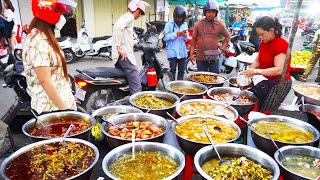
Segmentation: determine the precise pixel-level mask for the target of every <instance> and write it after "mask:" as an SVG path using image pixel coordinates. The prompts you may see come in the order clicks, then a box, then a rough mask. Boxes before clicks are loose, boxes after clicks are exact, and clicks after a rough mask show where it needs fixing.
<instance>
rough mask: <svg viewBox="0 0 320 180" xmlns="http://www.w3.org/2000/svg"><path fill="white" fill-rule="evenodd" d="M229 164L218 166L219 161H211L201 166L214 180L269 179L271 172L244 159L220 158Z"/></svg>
mask: <svg viewBox="0 0 320 180" xmlns="http://www.w3.org/2000/svg"><path fill="white" fill-rule="evenodd" d="M222 160H229V161H230V164H227V165H221V166H220V165H219V159H212V160H210V161H208V162H206V163H204V164H203V166H202V169H203V171H204V172H205V173H206V174H208V175H209V176H210V177H212V178H213V179H215V180H223V179H239V180H240V179H243V180H251V179H265V180H268V179H271V178H272V175H271V172H270V171H268V170H266V169H264V168H263V167H261V165H259V164H256V163H254V162H253V161H251V160H249V159H247V158H246V157H222Z"/></svg>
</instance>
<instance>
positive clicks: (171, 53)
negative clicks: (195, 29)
mask: <svg viewBox="0 0 320 180" xmlns="http://www.w3.org/2000/svg"><path fill="white" fill-rule="evenodd" d="M183 30H188V25H187V23H186V22H184V23H183V24H181V26H180V27H179V26H178V25H177V24H176V23H175V22H174V21H173V20H170V21H169V22H168V23H167V24H166V26H165V27H164V31H165V36H164V37H163V40H164V41H165V42H166V47H167V58H177V59H182V58H186V57H187V49H186V45H185V42H186V41H187V40H188V38H189V37H188V36H181V37H178V36H177V32H182V31H183Z"/></svg>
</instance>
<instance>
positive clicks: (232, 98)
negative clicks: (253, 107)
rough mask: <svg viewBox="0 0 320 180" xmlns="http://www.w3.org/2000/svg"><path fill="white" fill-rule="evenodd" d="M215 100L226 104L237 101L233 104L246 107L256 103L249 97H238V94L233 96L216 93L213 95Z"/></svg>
mask: <svg viewBox="0 0 320 180" xmlns="http://www.w3.org/2000/svg"><path fill="white" fill-rule="evenodd" d="M211 96H212V97H213V99H215V100H217V101H221V102H224V103H232V102H233V101H235V100H236V101H235V102H234V103H233V104H237V105H246V104H253V103H254V102H253V101H252V100H251V99H249V97H248V96H245V95H241V96H239V97H237V94H231V93H215V94H212V95H211Z"/></svg>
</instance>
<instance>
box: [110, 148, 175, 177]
mask: <svg viewBox="0 0 320 180" xmlns="http://www.w3.org/2000/svg"><path fill="white" fill-rule="evenodd" d="M178 168H179V165H178V163H177V162H175V161H174V160H173V159H171V158H170V157H169V156H168V155H166V154H164V153H162V152H160V151H151V150H146V151H139V152H137V153H135V156H134V157H133V156H132V155H131V154H130V155H129V154H125V155H123V156H122V157H119V158H117V159H116V160H115V162H113V163H112V164H110V166H109V171H110V172H111V174H113V175H114V176H116V177H117V178H119V179H123V180H148V179H164V178H166V177H168V176H170V175H172V174H174V173H175V172H176V171H177V170H178Z"/></svg>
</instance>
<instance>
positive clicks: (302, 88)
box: [292, 84, 320, 106]
mask: <svg viewBox="0 0 320 180" xmlns="http://www.w3.org/2000/svg"><path fill="white" fill-rule="evenodd" d="M292 89H293V90H294V94H295V95H296V96H297V97H298V98H302V97H304V101H305V102H306V103H310V104H315V105H318V106H320V85H317V84H297V85H295V86H293V88H292Z"/></svg>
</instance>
